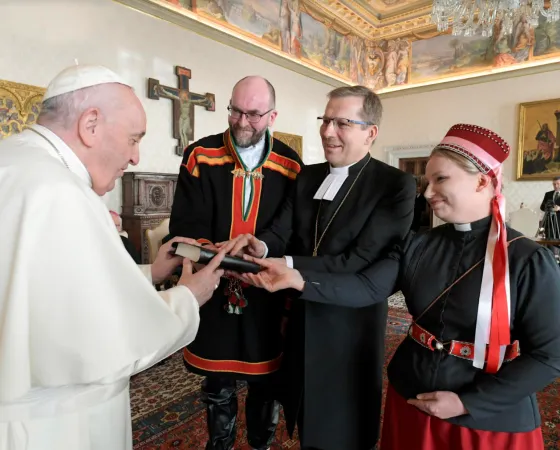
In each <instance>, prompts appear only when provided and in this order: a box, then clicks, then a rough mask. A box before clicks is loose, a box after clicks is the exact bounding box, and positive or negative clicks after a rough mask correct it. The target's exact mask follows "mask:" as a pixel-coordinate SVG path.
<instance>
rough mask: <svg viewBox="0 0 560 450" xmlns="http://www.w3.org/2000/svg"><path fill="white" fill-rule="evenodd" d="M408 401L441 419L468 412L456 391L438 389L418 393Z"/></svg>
mask: <svg viewBox="0 0 560 450" xmlns="http://www.w3.org/2000/svg"><path fill="white" fill-rule="evenodd" d="M408 403H410V404H411V405H414V406H416V407H417V408H418V409H419V410H421V411H424V412H425V413H426V414H429V415H431V416H435V417H439V418H440V419H450V418H451V417H457V416H462V415H463V414H468V413H469V412H468V411H467V410H466V408H465V405H463V402H462V401H461V399H460V398H459V396H458V395H457V394H455V392H449V391H437V392H427V393H425V394H418V395H417V396H416V398H412V399H410V400H408Z"/></svg>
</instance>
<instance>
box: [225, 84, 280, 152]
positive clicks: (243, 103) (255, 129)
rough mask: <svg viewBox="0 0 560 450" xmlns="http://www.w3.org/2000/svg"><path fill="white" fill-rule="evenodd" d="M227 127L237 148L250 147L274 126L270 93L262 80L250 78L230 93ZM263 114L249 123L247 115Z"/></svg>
mask: <svg viewBox="0 0 560 450" xmlns="http://www.w3.org/2000/svg"><path fill="white" fill-rule="evenodd" d="M230 108H231V111H230V115H229V117H228V122H229V127H230V129H231V132H232V134H233V137H234V138H235V143H236V144H237V146H238V147H241V148H244V147H250V146H252V145H255V144H256V143H257V142H259V141H260V140H261V138H262V137H263V135H264V134H265V132H266V130H267V128H268V127H271V126H272V125H273V124H274V120H275V119H276V114H277V113H276V111H275V110H274V109H273V108H272V105H271V99H270V92H269V90H268V86H267V85H266V83H265V82H264V80H262V79H260V78H251V79H248V80H244V81H242V82H241V83H239V84H238V85H237V86H236V87H235V89H234V90H233V92H232V95H231V101H230ZM246 113H248V114H253V115H261V114H264V115H263V116H262V117H261V118H259V119H258V120H257V121H252V122H249V120H247V115H246Z"/></svg>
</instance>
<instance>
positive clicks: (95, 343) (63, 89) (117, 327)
mask: <svg viewBox="0 0 560 450" xmlns="http://www.w3.org/2000/svg"><path fill="white" fill-rule="evenodd" d="M69 80H70V81H69ZM107 83H109V84H113V85H115V84H119V85H121V86H118V87H114V86H113V87H112V88H114V89H115V90H118V89H121V90H123V91H124V90H125V89H128V90H130V94H132V95H134V94H133V93H132V90H131V89H130V88H129V87H127V86H126V84H125V83H124V82H121V81H120V79H118V78H117V76H116V75H115V74H113V73H112V72H110V71H108V69H104V68H99V67H97V68H96V67H93V68H92V67H88V66H81V67H75V68H71V69H69V71H66V72H63V73H62V74H61V75H59V77H57V78H56V79H55V80H53V82H52V83H51V85H49V89H48V90H47V94H45V100H46V99H47V98H52V97H56V96H58V95H64V94H67V93H72V92H76V91H77V90H78V89H83V88H88V87H90V86H99V85H101V84H107ZM119 92H120V91H119ZM125 94H126V95H129V94H127V93H125ZM92 95H94V94H92ZM95 95H97V94H95ZM87 101H89V102H91V99H89V100H87ZM138 104H139V102H138ZM88 111H89V110H88ZM142 113H143V111H142ZM87 114H89V113H87V111H86V112H85V113H84V115H87ZM96 114H97V116H95V120H90V119H91V118H92V117H94V116H91V115H87V116H86V117H85V118H84V115H82V116H80V120H79V121H78V122H77V125H76V127H70V128H69V130H70V131H68V133H72V132H74V133H75V134H76V133H77V137H79V138H80V139H79V143H80V144H79V145H76V147H75V148H71V147H70V145H68V144H67V143H66V141H71V142H74V140H70V139H66V141H65V139H63V138H61V137H60V136H59V135H58V134H61V135H62V134H63V135H64V136H65V137H67V136H70V134H66V131H64V133H55V132H53V131H52V130H51V129H49V128H48V127H46V126H41V125H34V126H33V127H32V129H30V130H26V131H24V132H22V133H21V134H19V135H17V136H13V137H11V138H8V139H6V140H5V141H2V142H0V217H1V220H0V236H1V239H2V251H1V252H0V450H125V449H127V450H128V449H132V432H131V417H130V398H129V379H130V376H131V375H134V374H135V373H138V372H140V371H142V370H145V369H146V368H148V367H150V366H152V365H154V364H155V363H157V362H158V361H160V360H162V359H163V358H165V357H167V356H168V355H170V354H172V353H173V352H175V351H177V350H179V349H180V348H182V347H184V346H185V345H187V344H189V343H190V342H191V341H192V340H193V339H194V337H195V335H196V332H197V329H198V323H199V314H198V312H199V311H198V310H199V304H202V303H203V302H204V300H206V299H207V298H206V297H210V294H211V292H212V290H213V289H214V285H215V284H216V283H217V280H218V279H219V276H220V275H221V271H220V270H215V269H216V267H213V268H210V265H209V266H207V267H206V269H209V270H206V272H202V271H201V272H198V273H197V274H195V275H190V278H188V277H189V275H188V274H187V275H186V276H185V277H187V278H188V279H189V280H190V282H192V285H191V284H188V283H185V282H184V281H185V280H183V283H182V285H179V286H177V287H174V288H172V289H170V290H167V291H163V292H157V291H156V290H155V289H154V287H153V286H152V274H154V273H156V272H157V271H160V272H161V267H164V268H165V269H166V270H167V271H170V270H172V269H173V267H171V265H172V263H171V262H170V261H169V259H171V257H168V256H167V255H166V254H160V255H158V258H159V261H156V262H158V264H159V266H158V268H157V270H156V268H155V264H154V267H152V266H137V265H135V264H134V261H133V260H132V259H131V258H130V256H129V255H128V253H127V252H126V250H125V248H124V246H123V245H122V242H121V240H120V238H119V235H118V233H117V231H116V229H115V226H114V224H113V221H112V220H111V217H110V214H109V212H108V210H107V207H106V206H105V205H104V203H103V202H102V200H101V198H100V196H99V195H100V194H103V193H104V192H103V191H104V190H105V188H104V187H103V186H102V185H101V184H102V182H103V180H104V178H103V176H105V175H107V173H109V175H111V174H112V172H111V171H112V169H115V170H114V173H115V174H116V175H115V176H114V178H115V179H116V178H117V177H118V176H119V175H122V169H123V168H125V167H126V165H125V166H124V167H123V164H122V162H121V161H120V160H117V157H118V156H119V152H121V150H122V152H123V153H122V155H124V154H125V153H126V152H128V151H130V152H132V153H131V154H133V153H134V152H136V153H134V155H136V154H137V143H129V142H127V141H124V144H123V145H122V146H121V148H120V149H118V146H119V145H121V144H119V143H118V142H117V143H115V142H116V141H115V142H111V146H109V147H111V148H109V147H108V146H106V145H105V146H104V147H103V146H98V141H95V139H101V138H100V136H105V137H103V139H108V138H107V137H106V136H109V135H110V136H111V139H116V138H117V137H118V134H115V132H113V131H115V130H116V129H111V130H112V131H111V133H107V131H105V132H104V131H103V128H102V126H107V127H108V126H121V125H122V124H121V123H120V122H113V123H112V124H106V123H104V122H103V115H102V113H100V111H97V112H96ZM82 119H83V120H82ZM124 119H127V120H128V116H126V117H124ZM124 119H123V120H124ZM65 120H67V118H65ZM140 122H141V120H140ZM123 123H124V122H123ZM115 124H116V125H115ZM88 127H90V128H88ZM96 127H97V128H96ZM123 127H124V125H123ZM121 128H122V127H121ZM144 128H145V116H144ZM76 130H77V131H76ZM119 130H120V131H122V132H124V128H122V129H119ZM120 131H119V132H120ZM96 133H97V135H96ZM103 133H105V134H103ZM142 135H143V133H142ZM74 137H76V136H74ZM140 137H141V136H140ZM138 140H139V139H138ZM76 142H78V141H76ZM92 143H93V144H92ZM125 144H126V145H130V146H131V148H132V146H135V147H134V149H132V150H128V149H127V148H125V147H124V145H125ZM82 147H83V148H82ZM86 147H87V148H86ZM98 147H99V148H101V149H102V150H97V148H98ZM78 148H79V149H80V150H79V151H78V150H76V149H78ZM84 149H85V150H84ZM113 150H114V152H115V153H114V154H113V153H109V152H111V151H113ZM86 151H89V152H90V153H89V154H88V153H87V152H86ZM95 152H97V153H95ZM102 152H106V153H102ZM83 155H86V156H83ZM92 155H93V156H92ZM96 155H97V156H96ZM122 155H121V156H122ZM125 156H126V155H125ZM92 158H93V159H92ZM95 158H97V160H96V162H95V163H93V162H92V161H93V160H94V159H95ZM111 158H115V159H114V160H112V159H111ZM127 158H129V160H130V162H132V163H133V164H135V163H137V159H138V158H137V156H132V157H129V156H127ZM84 161H86V163H84ZM117 162H118V164H120V167H113V166H112V164H113V165H114V164H116V163H117ZM127 164H128V161H127ZM88 165H89V167H86V166H88ZM100 167H102V168H103V170H100V169H99V168H100ZM111 176H112V175H111ZM111 176H109V177H108V178H107V177H106V178H107V179H109V178H111ZM100 183H101V184H100ZM111 183H112V184H111ZM113 186H114V180H112V182H109V183H108V187H109V188H112V187H113ZM166 250H168V249H167V247H166V248H162V251H161V252H160V253H162V252H165V251H166ZM162 258H163V259H162ZM172 259H173V260H176V259H177V258H176V257H175V258H172ZM162 261H163V262H162ZM175 265H177V263H175ZM182 278H183V277H182ZM154 281H155V280H154ZM187 284H188V287H187ZM208 284H211V286H212V287H211V288H208Z"/></svg>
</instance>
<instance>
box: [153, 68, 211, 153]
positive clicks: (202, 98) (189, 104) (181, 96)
mask: <svg viewBox="0 0 560 450" xmlns="http://www.w3.org/2000/svg"><path fill="white" fill-rule="evenodd" d="M175 74H176V75H177V77H178V78H179V87H178V88H174V87H169V86H163V85H161V84H159V80H156V79H154V78H148V98H151V99H153V100H159V99H160V97H163V98H168V99H170V100H172V101H173V137H174V138H175V139H178V140H179V144H178V145H177V147H176V150H175V153H176V154H177V155H178V156H183V152H184V151H185V148H187V146H188V145H189V142H191V141H194V107H195V105H199V106H204V108H205V109H206V111H215V110H216V98H215V96H214V94H209V93H206V94H204V95H201V94H196V93H194V92H191V91H189V80H190V78H191V71H190V69H187V68H186V67H181V66H176V67H175Z"/></svg>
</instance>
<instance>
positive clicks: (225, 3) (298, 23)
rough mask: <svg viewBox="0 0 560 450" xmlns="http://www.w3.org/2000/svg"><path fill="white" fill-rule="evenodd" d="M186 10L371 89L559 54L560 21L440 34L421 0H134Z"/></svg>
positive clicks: (394, 87)
mask: <svg viewBox="0 0 560 450" xmlns="http://www.w3.org/2000/svg"><path fill="white" fill-rule="evenodd" d="M139 1H142V2H144V3H152V4H154V3H155V4H159V5H160V6H162V7H167V8H171V9H173V10H174V11H176V12H177V13H179V14H180V13H181V11H188V13H189V14H190V15H191V16H192V15H193V14H194V15H195V16H198V17H202V18H204V19H205V20H207V21H208V20H210V21H211V22H212V23H213V24H215V26H216V27H222V28H224V29H228V30H229V31H230V32H231V31H233V32H234V33H235V34H237V35H238V36H240V37H242V38H243V39H245V40H249V41H250V42H254V43H257V44H259V45H261V46H263V45H264V46H265V47H266V48H268V49H269V50H270V51H271V52H274V53H277V54H282V55H284V56H286V57H288V58H291V59H294V60H297V61H298V62H301V63H302V64H305V65H307V66H310V67H312V68H316V69H317V70H320V71H321V72H322V73H327V74H328V75H330V76H332V77H333V78H335V79H337V80H340V81H343V82H346V83H349V84H365V85H367V86H369V87H371V88H373V89H375V90H376V91H377V92H389V91H392V90H397V89H402V88H406V87H413V86H414V85H420V84H424V83H427V82H433V81H442V82H443V81H446V79H449V78H451V77H453V78H456V77H461V76H472V75H476V74H477V73H480V74H487V73H489V72H491V71H499V70H500V69H503V68H504V67H508V68H511V67H510V66H515V67H519V68H522V67H524V66H527V65H528V64H529V63H531V62H533V61H535V60H543V59H546V60H550V62H556V61H557V60H558V59H554V58H559V57H560V22H555V23H552V24H550V23H546V22H545V20H544V19H543V20H542V22H541V23H540V24H539V26H538V27H536V28H533V27H531V26H530V25H529V24H528V23H527V21H526V20H524V19H523V18H521V19H520V20H518V21H517V22H516V23H515V24H514V27H513V33H512V34H511V35H506V34H505V33H504V32H503V29H502V27H501V24H500V23H497V24H496V26H495V28H494V33H493V36H492V37H489V38H483V37H468V38H466V37H454V36H452V35H451V34H440V33H437V31H436V30H435V26H434V25H433V24H432V23H431V21H430V13H431V7H432V3H431V1H424V0H358V1H350V0H136V3H138V2H139Z"/></svg>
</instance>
